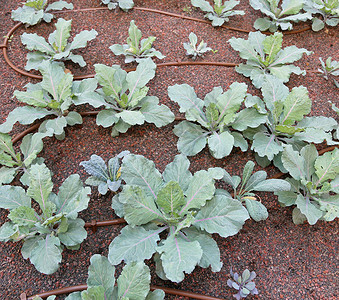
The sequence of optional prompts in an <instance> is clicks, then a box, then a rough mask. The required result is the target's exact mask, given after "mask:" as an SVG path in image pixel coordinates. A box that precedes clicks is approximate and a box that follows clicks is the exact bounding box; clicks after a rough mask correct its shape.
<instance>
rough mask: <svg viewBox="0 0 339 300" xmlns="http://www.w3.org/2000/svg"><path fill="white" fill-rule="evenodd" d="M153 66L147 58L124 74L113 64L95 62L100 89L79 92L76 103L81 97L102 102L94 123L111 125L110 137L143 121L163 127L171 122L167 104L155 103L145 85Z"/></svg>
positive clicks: (97, 105) (104, 125)
mask: <svg viewBox="0 0 339 300" xmlns="http://www.w3.org/2000/svg"><path fill="white" fill-rule="evenodd" d="M155 69H156V65H155V63H154V62H153V61H152V60H151V59H150V58H148V59H146V60H141V61H140V63H139V65H138V67H137V68H136V70H135V71H134V72H130V73H128V74H127V72H126V71H124V70H122V69H121V67H120V66H117V65H113V66H112V67H108V66H105V65H102V64H96V65H95V72H96V75H95V77H96V79H97V80H98V81H99V83H100V84H101V86H102V89H99V90H98V93H91V95H90V94H89V93H87V94H84V95H82V96H81V97H79V102H78V103H83V102H82V100H83V101H84V102H85V101H86V102H89V104H91V105H92V106H94V107H99V106H102V105H104V106H105V109H103V110H102V111H100V112H99V114H98V115H97V119H96V122H97V124H98V125H101V126H103V127H105V128H106V127H110V126H112V125H114V126H113V129H112V136H118V135H119V133H125V132H126V131H127V130H128V129H129V128H130V127H131V126H133V125H136V124H138V125H142V124H144V123H145V122H148V123H154V124H155V126H157V127H162V126H165V125H167V124H169V123H171V122H173V121H174V114H173V113H172V112H171V110H170V109H169V108H168V107H167V106H165V105H163V104H161V105H158V103H159V99H158V98H157V97H155V96H147V93H148V90H149V88H148V87H147V86H146V84H147V83H148V82H149V81H150V80H151V79H152V78H153V77H154V75H155ZM127 91H128V93H127Z"/></svg>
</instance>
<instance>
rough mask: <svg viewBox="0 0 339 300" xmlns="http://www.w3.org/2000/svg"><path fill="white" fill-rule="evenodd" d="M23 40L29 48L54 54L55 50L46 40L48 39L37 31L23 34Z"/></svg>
mask: <svg viewBox="0 0 339 300" xmlns="http://www.w3.org/2000/svg"><path fill="white" fill-rule="evenodd" d="M21 42H22V43H23V44H24V45H25V46H26V48H27V49H28V50H31V51H32V50H37V51H40V52H43V53H46V54H49V55H53V54H54V53H55V50H54V49H53V48H52V47H51V46H50V45H49V44H48V43H47V42H46V40H45V39H44V38H43V37H42V36H39V35H37V34H36V33H26V32H24V33H23V34H22V35H21Z"/></svg>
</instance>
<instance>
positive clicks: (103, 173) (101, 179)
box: [80, 151, 129, 195]
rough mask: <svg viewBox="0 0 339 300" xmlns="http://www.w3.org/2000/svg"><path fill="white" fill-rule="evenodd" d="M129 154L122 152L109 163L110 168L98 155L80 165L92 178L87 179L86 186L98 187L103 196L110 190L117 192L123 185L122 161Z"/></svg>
mask: <svg viewBox="0 0 339 300" xmlns="http://www.w3.org/2000/svg"><path fill="white" fill-rule="evenodd" d="M127 154H129V151H122V152H120V153H119V154H118V155H117V156H115V157H113V158H111V159H110V160H109V161H108V167H107V166H106V164H105V161H104V160H103V159H102V158H101V157H100V156H98V155H95V154H94V155H92V156H91V159H90V160H88V161H82V162H81V163H80V165H81V166H83V167H84V168H85V170H86V172H87V173H88V174H90V175H92V176H91V177H89V178H87V179H86V182H85V183H86V184H88V185H92V186H97V187H98V191H99V193H100V194H101V195H106V193H107V191H108V189H110V190H111V191H112V192H116V191H117V190H118V189H119V188H120V185H121V179H120V176H121V167H120V160H121V159H122V158H123V157H124V156H125V155H127Z"/></svg>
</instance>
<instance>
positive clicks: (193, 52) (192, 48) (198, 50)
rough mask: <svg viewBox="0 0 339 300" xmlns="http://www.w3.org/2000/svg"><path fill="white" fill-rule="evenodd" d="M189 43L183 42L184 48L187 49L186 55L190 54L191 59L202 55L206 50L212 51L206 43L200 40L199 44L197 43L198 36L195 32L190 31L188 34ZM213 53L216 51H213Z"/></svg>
mask: <svg viewBox="0 0 339 300" xmlns="http://www.w3.org/2000/svg"><path fill="white" fill-rule="evenodd" d="M188 38H189V40H190V42H189V43H184V48H185V50H186V51H187V52H186V55H188V56H192V59H193V60H195V59H196V58H197V57H198V56H203V55H204V54H205V53H206V52H208V51H213V49H212V48H210V47H207V43H205V42H204V40H202V41H201V42H200V44H199V45H197V44H198V38H197V36H196V34H194V33H193V32H191V33H190V35H189V37H188ZM213 52H214V53H215V52H217V50H216V51H213Z"/></svg>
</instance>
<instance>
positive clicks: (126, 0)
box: [101, 0, 134, 11]
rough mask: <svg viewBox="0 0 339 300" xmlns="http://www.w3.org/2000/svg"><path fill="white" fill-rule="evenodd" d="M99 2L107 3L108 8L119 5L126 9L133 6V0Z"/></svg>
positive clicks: (104, 0) (114, 7) (105, 0)
mask: <svg viewBox="0 0 339 300" xmlns="http://www.w3.org/2000/svg"><path fill="white" fill-rule="evenodd" d="M101 2H102V3H103V4H106V5H108V9H110V10H112V9H116V8H117V7H118V6H119V7H120V8H121V9H122V10H123V11H128V10H129V9H131V8H133V6H134V2H133V0H101Z"/></svg>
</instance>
